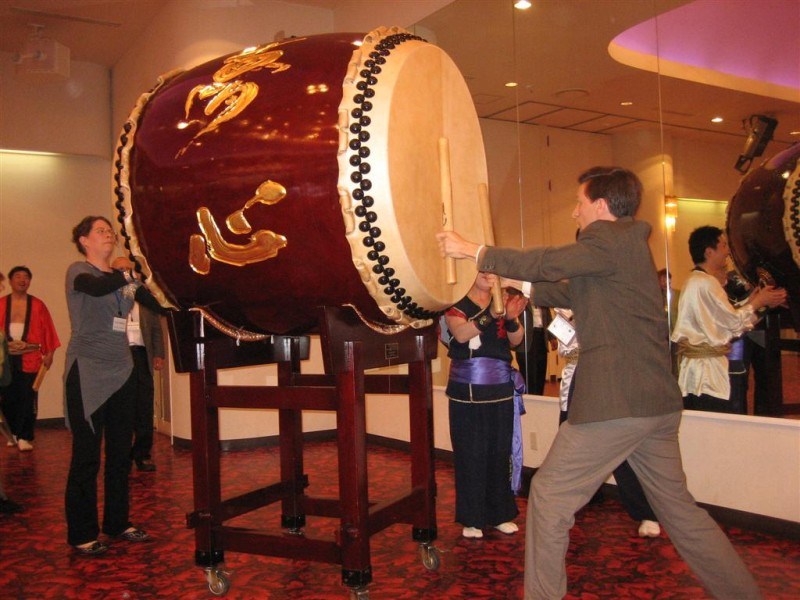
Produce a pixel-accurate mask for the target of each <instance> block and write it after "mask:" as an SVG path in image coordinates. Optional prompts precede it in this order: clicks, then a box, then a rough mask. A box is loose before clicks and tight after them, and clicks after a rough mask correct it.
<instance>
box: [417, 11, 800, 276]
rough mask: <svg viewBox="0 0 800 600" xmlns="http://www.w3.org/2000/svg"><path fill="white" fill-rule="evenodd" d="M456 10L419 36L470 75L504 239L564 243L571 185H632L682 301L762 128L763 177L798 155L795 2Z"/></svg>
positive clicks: (440, 15)
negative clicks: (623, 175) (584, 175)
mask: <svg viewBox="0 0 800 600" xmlns="http://www.w3.org/2000/svg"><path fill="white" fill-rule="evenodd" d="M514 4H515V2H514V1H513V0H457V1H456V2H454V3H452V4H450V5H448V6H446V7H445V8H443V9H442V10H440V11H438V12H437V13H434V14H433V15H431V16H429V17H428V18H426V19H424V20H423V21H421V22H420V23H418V24H417V25H416V26H415V28H414V29H415V32H416V33H417V34H418V35H421V36H422V37H424V38H426V39H428V40H429V41H431V42H433V43H436V44H437V45H439V46H441V47H442V48H443V49H444V50H445V51H447V53H448V54H449V55H450V56H451V57H452V58H453V60H454V61H455V62H456V64H457V65H458V67H459V69H460V70H461V72H462V73H463V74H464V76H465V78H466V80H467V83H468V85H469V88H470V91H471V93H472V95H473V99H474V101H475V106H476V110H477V113H478V116H479V117H480V119H481V128H482V132H483V136H484V145H485V151H486V157H487V164H488V171H489V189H490V196H491V204H492V217H493V222H494V229H495V238H496V241H497V243H498V244H501V245H507V246H513V247H521V246H531V245H539V244H564V243H569V242H571V241H572V240H573V239H574V236H575V223H574V221H573V220H572V218H571V216H570V215H571V213H572V210H573V208H574V202H575V189H576V177H577V175H578V174H579V173H580V172H581V171H583V170H585V169H586V168H588V167H591V166H594V165H599V164H604V165H608V164H619V165H622V166H625V167H628V168H631V169H632V170H634V171H635V172H636V173H637V174H638V175H639V177H640V178H641V179H642V181H643V183H644V185H645V190H646V191H645V197H644V200H643V204H642V207H641V209H640V211H639V213H638V215H637V217H638V218H639V219H643V220H646V221H648V222H649V223H651V225H652V227H653V234H652V237H651V240H650V244H651V249H652V251H653V256H654V258H655V262H656V266H657V267H658V268H662V267H664V268H668V269H669V270H670V271H671V274H672V281H673V287H675V288H680V287H681V285H682V283H683V281H684V280H685V278H686V276H687V275H688V273H689V271H690V270H691V267H692V264H691V259H690V257H689V252H688V244H687V241H688V236H689V233H690V232H691V231H692V230H693V229H694V228H696V227H698V226H700V225H705V224H711V225H716V226H718V227H721V228H724V227H725V217H726V206H727V203H728V201H729V200H730V198H731V197H732V196H733V195H734V194H735V193H736V190H737V188H738V187H739V183H740V180H741V178H742V176H743V174H744V173H746V172H747V169H746V167H745V168H742V165H741V164H740V169H739V170H737V169H736V168H734V167H735V165H736V164H737V160H738V159H739V157H740V154H742V152H743V149H744V146H745V142H746V140H747V138H748V134H749V133H751V132H752V128H753V126H754V125H757V124H758V123H759V121H758V119H756V117H757V116H764V117H767V118H768V119H774V120H776V121H777V127H776V128H775V130H774V134H773V139H772V140H771V141H770V142H769V143H768V144H767V146H766V149H765V151H764V154H763V157H761V158H758V157H756V158H754V159H753V160H752V166H753V167H754V168H755V167H757V166H758V165H759V164H760V163H761V161H762V160H764V159H765V158H768V157H770V156H772V155H774V154H776V153H778V152H780V151H782V150H785V149H786V148H789V147H790V146H791V145H792V144H796V143H798V142H800V41H798V40H799V39H800V36H797V35H796V32H797V31H800V4H798V3H797V2H796V1H795V0H763V1H759V2H755V1H751V0H730V1H726V2H720V1H718V0H653V1H652V2H651V1H643V0H604V1H587V0H534V1H533V2H532V5H531V7H530V8H527V9H518V8H515V6H514Z"/></svg>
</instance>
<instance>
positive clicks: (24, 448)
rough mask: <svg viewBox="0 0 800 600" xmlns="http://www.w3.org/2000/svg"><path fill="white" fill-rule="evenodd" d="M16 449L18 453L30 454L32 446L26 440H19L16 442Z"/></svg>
mask: <svg viewBox="0 0 800 600" xmlns="http://www.w3.org/2000/svg"><path fill="white" fill-rule="evenodd" d="M17 448H19V451H20V452H30V451H31V450H33V444H31V443H30V442H29V441H28V440H20V441H19V442H17Z"/></svg>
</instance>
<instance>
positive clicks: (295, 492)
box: [278, 356, 306, 535]
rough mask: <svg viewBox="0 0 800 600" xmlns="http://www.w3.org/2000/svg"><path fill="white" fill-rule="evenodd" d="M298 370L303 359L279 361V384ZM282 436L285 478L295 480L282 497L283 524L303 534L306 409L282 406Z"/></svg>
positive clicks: (281, 469)
mask: <svg viewBox="0 0 800 600" xmlns="http://www.w3.org/2000/svg"><path fill="white" fill-rule="evenodd" d="M295 373H300V361H299V359H297V358H296V356H294V357H293V358H292V362H280V363H278V385H279V386H286V385H288V383H289V382H290V381H291V377H292V375H293V374H295ZM278 428H279V437H280V460H281V466H280V472H281V481H284V482H291V484H292V493H291V494H290V495H287V496H285V497H284V498H283V499H282V500H281V509H282V512H281V527H282V528H284V529H288V530H289V533H291V534H294V535H302V533H303V527H305V525H306V514H305V507H304V506H303V490H304V488H305V478H304V477H303V412H302V411H301V410H295V409H284V408H282V409H279V410H278Z"/></svg>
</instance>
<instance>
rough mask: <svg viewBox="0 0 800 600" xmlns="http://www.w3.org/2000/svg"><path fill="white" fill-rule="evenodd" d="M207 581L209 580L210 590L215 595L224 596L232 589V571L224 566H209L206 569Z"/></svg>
mask: <svg viewBox="0 0 800 600" xmlns="http://www.w3.org/2000/svg"><path fill="white" fill-rule="evenodd" d="M205 573H206V581H208V591H210V592H211V593H212V594H214V595H215V596H224V595H225V594H227V593H228V590H229V589H231V580H230V579H229V577H228V576H229V575H230V573H228V572H227V571H225V570H224V569H223V568H222V567H219V566H217V567H207V568H206V569H205Z"/></svg>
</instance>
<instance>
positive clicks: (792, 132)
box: [789, 130, 800, 135]
mask: <svg viewBox="0 0 800 600" xmlns="http://www.w3.org/2000/svg"><path fill="white" fill-rule="evenodd" d="M789 135H800V130H798V131H790V132H789Z"/></svg>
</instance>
